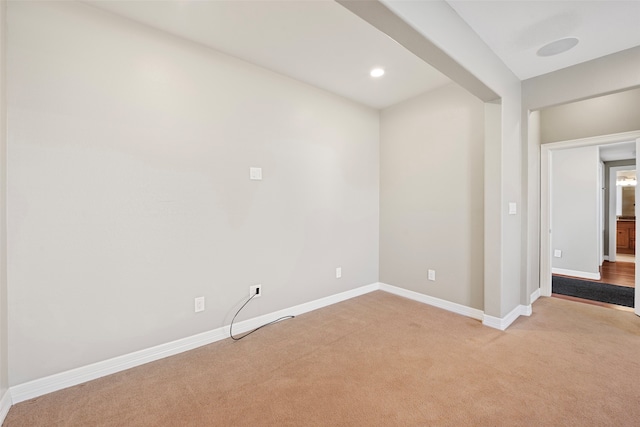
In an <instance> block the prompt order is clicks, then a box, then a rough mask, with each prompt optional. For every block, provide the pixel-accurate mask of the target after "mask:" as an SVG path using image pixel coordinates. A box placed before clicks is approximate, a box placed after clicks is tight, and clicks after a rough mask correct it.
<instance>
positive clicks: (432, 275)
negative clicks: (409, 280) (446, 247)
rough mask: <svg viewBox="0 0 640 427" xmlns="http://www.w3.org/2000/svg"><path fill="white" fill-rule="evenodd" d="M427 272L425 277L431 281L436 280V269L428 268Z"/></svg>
mask: <svg viewBox="0 0 640 427" xmlns="http://www.w3.org/2000/svg"><path fill="white" fill-rule="evenodd" d="M427 274H428V276H427V278H428V279H429V280H431V281H433V282H435V281H436V271H435V270H429V271H428V272H427Z"/></svg>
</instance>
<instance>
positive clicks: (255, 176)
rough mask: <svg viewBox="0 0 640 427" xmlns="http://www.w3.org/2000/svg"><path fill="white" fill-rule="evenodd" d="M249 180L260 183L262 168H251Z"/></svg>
mask: <svg viewBox="0 0 640 427" xmlns="http://www.w3.org/2000/svg"><path fill="white" fill-rule="evenodd" d="M249 179H252V180H254V181H260V180H261V179H262V168H249Z"/></svg>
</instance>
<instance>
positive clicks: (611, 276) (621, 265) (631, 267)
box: [556, 261, 636, 288]
mask: <svg viewBox="0 0 640 427" xmlns="http://www.w3.org/2000/svg"><path fill="white" fill-rule="evenodd" d="M556 276H561V275H560V274H556ZM565 277H571V276H565ZM600 277H601V278H600V280H592V279H585V278H582V277H581V278H580V280H587V281H589V282H599V283H609V284H610V285H618V286H627V287H629V288H635V287H636V264H635V263H633V262H621V261H618V262H609V261H605V262H604V263H603V264H602V267H600Z"/></svg>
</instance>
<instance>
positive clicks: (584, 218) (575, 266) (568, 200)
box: [551, 146, 600, 275]
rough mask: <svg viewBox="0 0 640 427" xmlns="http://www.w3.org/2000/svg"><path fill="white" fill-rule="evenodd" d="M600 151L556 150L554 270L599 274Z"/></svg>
mask: <svg viewBox="0 0 640 427" xmlns="http://www.w3.org/2000/svg"><path fill="white" fill-rule="evenodd" d="M599 162H600V159H599V154H598V147H597V146H590V147H580V148H571V149H566V150H554V151H553V153H552V158H551V186H552V191H551V206H552V208H551V224H552V230H553V234H552V239H553V240H552V242H551V250H552V253H553V251H554V250H556V249H558V250H561V251H562V257H560V258H557V257H553V259H552V267H553V268H559V269H563V270H571V271H575V272H580V273H586V274H592V275H596V274H598V267H599V266H600V260H599V253H600V250H599V247H598V243H599V240H598V232H599V229H598V220H599V219H600V217H599V215H598V193H599V188H598V164H599Z"/></svg>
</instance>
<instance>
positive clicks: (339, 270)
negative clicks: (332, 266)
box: [336, 267, 342, 279]
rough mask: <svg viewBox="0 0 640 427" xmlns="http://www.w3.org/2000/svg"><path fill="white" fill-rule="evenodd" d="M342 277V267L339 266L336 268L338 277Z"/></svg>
mask: <svg viewBox="0 0 640 427" xmlns="http://www.w3.org/2000/svg"><path fill="white" fill-rule="evenodd" d="M341 277H342V267H338V268H336V279H339V278H341Z"/></svg>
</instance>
